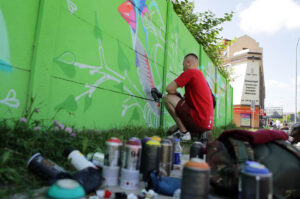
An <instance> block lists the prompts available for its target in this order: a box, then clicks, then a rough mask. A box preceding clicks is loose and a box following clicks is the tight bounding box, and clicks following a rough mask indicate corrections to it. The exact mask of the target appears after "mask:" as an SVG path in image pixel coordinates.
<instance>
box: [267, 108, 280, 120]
mask: <svg viewBox="0 0 300 199" xmlns="http://www.w3.org/2000/svg"><path fill="white" fill-rule="evenodd" d="M265 113H266V115H267V117H268V118H283V107H267V108H265Z"/></svg>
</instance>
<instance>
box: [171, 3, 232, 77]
mask: <svg viewBox="0 0 300 199" xmlns="http://www.w3.org/2000/svg"><path fill="white" fill-rule="evenodd" d="M172 2H173V7H174V10H175V12H176V13H177V15H178V16H179V17H180V19H181V20H182V22H183V23H184V24H185V26H186V27H187V29H188V30H189V31H190V32H191V34H192V35H193V36H194V38H195V39H196V40H197V41H198V42H199V43H200V44H201V45H202V46H203V48H204V50H205V52H206V53H207V54H208V56H209V57H210V58H211V60H212V61H213V63H214V64H215V65H216V67H217V68H218V69H219V71H220V73H221V74H222V75H223V76H224V77H225V78H226V79H227V80H229V81H230V80H231V78H230V74H231V71H230V69H229V68H228V67H224V66H223V65H222V64H223V60H222V57H221V56H220V55H221V53H222V51H223V50H224V49H225V48H226V46H228V45H230V42H229V43H227V44H225V43H224V42H223V38H222V37H221V36H220V32H221V31H222V30H223V27H220V25H221V24H223V23H225V22H229V21H231V20H232V17H233V12H230V13H224V17H216V15H215V14H214V13H213V12H212V11H210V10H208V11H205V12H203V13H195V12H194V8H195V6H194V3H193V2H189V1H188V0H183V1H180V0H173V1H172Z"/></svg>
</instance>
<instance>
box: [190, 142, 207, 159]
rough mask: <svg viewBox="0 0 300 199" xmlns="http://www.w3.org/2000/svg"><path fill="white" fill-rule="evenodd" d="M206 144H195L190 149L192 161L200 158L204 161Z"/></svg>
mask: <svg viewBox="0 0 300 199" xmlns="http://www.w3.org/2000/svg"><path fill="white" fill-rule="evenodd" d="M204 149H205V146H204V144H202V143H201V142H194V143H193V144H192V146H191V148H190V159H192V158H200V159H203V151H204Z"/></svg>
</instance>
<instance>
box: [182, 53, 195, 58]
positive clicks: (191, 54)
mask: <svg viewBox="0 0 300 199" xmlns="http://www.w3.org/2000/svg"><path fill="white" fill-rule="evenodd" d="M188 56H193V57H195V58H196V59H198V56H197V55H196V54H195V53H189V54H187V55H186V56H184V59H185V58H187V57H188Z"/></svg>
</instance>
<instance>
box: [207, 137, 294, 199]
mask: <svg viewBox="0 0 300 199" xmlns="http://www.w3.org/2000/svg"><path fill="white" fill-rule="evenodd" d="M247 160H250V161H257V162H259V163H261V164H263V165H265V166H266V167H267V168H268V169H269V171H270V172H272V179H273V196H274V198H278V199H281V198H300V183H299V182H298V181H299V180H300V151H299V150H298V149H297V148H296V147H294V146H292V145H291V144H289V143H287V142H285V141H284V140H274V141H272V142H267V143H264V144H256V145H254V144H250V143H249V142H248V141H245V140H241V139H237V138H234V137H230V136H228V137H226V138H225V139H222V140H215V141H213V142H212V143H210V144H208V146H207V152H206V161H207V163H208V164H209V165H210V167H211V177H210V183H211V185H212V186H213V187H214V188H215V189H216V190H217V191H221V192H223V193H224V191H225V192H227V193H237V191H238V177H239V172H240V171H241V170H242V169H243V168H244V163H245V162H246V161H247Z"/></svg>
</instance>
